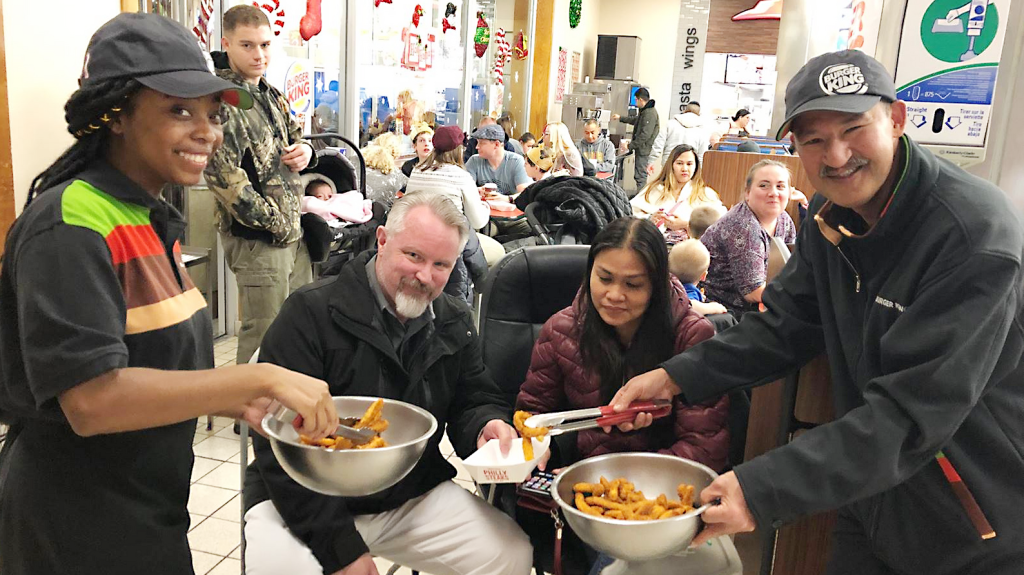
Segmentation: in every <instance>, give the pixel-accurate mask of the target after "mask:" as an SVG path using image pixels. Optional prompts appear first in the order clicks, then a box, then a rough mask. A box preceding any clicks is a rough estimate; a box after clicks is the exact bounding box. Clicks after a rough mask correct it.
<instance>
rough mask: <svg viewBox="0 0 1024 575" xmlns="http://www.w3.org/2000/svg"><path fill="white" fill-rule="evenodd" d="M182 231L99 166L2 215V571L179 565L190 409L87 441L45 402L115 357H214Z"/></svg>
mask: <svg viewBox="0 0 1024 575" xmlns="http://www.w3.org/2000/svg"><path fill="white" fill-rule="evenodd" d="M183 230H184V221H183V220H182V218H181V216H180V214H178V213H177V211H176V210H174V208H173V207H171V206H170V205H169V204H167V203H166V202H165V201H162V200H157V199H155V198H153V197H152V196H151V195H149V194H148V193H147V192H146V191H145V190H143V189H142V188H141V187H139V186H138V185H137V184H135V183H134V182H132V181H131V180H129V179H128V178H127V177H126V176H124V175H123V174H122V173H120V172H118V171H116V170H115V169H113V168H112V167H111V166H109V165H108V164H106V163H98V164H97V165H96V166H94V167H93V168H91V169H89V170H87V171H86V172H84V173H82V174H80V175H78V176H76V177H75V178H74V179H73V180H72V181H69V182H65V183H63V184H60V185H58V186H55V187H54V188H52V189H50V190H48V191H46V192H44V193H42V194H41V195H40V196H39V197H38V198H37V199H36V200H35V201H33V203H32V204H31V205H30V206H29V207H28V208H27V209H26V210H25V213H23V214H22V215H21V216H20V217H19V218H18V220H17V221H16V222H15V223H14V226H13V227H12V229H11V232H10V235H9V236H8V238H7V243H6V246H5V253H4V255H3V265H2V268H0V369H2V372H0V373H2V377H0V417H2V418H3V420H4V421H5V422H8V423H10V424H11V425H12V432H11V436H10V437H9V439H8V441H7V444H6V445H5V447H4V450H3V453H2V454H0V573H19V574H35V573H39V574H43V573H46V574H55V573H105V574H111V573H125V574H128V573H131V574H138V573H147V574H153V573H155V574H168V575H170V574H190V573H192V566H191V558H190V552H189V549H188V541H187V539H186V533H187V531H188V525H189V517H188V513H187V511H186V504H187V502H188V490H189V478H190V475H191V469H192V438H193V435H194V433H195V420H190V421H185V422H182V423H179V424H175V425H169V426H165V427H159V428H154V429H146V430H141V431H135V432H129V433H114V434H107V435H99V436H94V437H88V438H85V437H80V436H78V435H76V434H75V433H74V432H73V431H72V429H71V427H70V425H69V424H68V422H67V419H66V418H65V416H64V414H63V412H62V411H61V409H60V406H59V404H58V402H57V397H58V396H59V395H60V394H61V393H62V392H63V391H65V390H68V389H70V388H72V387H74V386H76V385H79V384H81V383H84V382H86V381H88V380H90V379H92V378H95V377H97V376H99V375H102V374H103V373H106V372H109V371H111V370H113V369H117V368H122V367H148V368H155V369H164V370H195V369H207V368H211V367H213V343H212V327H211V323H210V318H209V314H208V312H207V310H206V306H205V301H204V299H203V296H202V294H201V293H200V292H199V291H198V289H197V288H196V286H195V285H194V284H193V283H192V280H191V279H190V278H189V277H188V274H187V273H186V271H185V267H184V265H183V263H182V261H181V249H180V243H179V238H180V236H181V233H182V231H183Z"/></svg>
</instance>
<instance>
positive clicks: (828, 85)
mask: <svg viewBox="0 0 1024 575" xmlns="http://www.w3.org/2000/svg"><path fill="white" fill-rule="evenodd" d="M818 85H819V86H821V90H822V91H823V92H825V93H826V94H828V95H829V96H840V95H846V94H864V93H866V92H867V91H868V85H867V84H866V83H865V82H864V73H863V72H861V71H860V66H855V65H853V64H833V65H832V66H829V67H827V68H825V69H824V70H822V71H821V76H819V77H818Z"/></svg>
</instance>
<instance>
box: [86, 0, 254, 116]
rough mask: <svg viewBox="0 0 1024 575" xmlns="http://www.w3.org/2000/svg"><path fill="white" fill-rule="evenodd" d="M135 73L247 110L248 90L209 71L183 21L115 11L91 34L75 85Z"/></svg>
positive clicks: (151, 82) (175, 92)
mask: <svg viewBox="0 0 1024 575" xmlns="http://www.w3.org/2000/svg"><path fill="white" fill-rule="evenodd" d="M115 78H134V79H135V80H137V81H138V82H139V83H140V84H142V85H143V86H146V87H147V88H152V89H153V90H156V91H157V92H161V93H163V94H167V95H168V96H175V97H178V98H199V97H202V96H208V95H210V94H216V93H218V92H219V93H221V98H222V99H223V101H224V102H226V103H228V104H231V105H232V106H235V107H238V108H241V109H243V110H248V109H249V108H251V107H252V102H253V100H252V94H250V93H249V91H248V90H247V89H246V88H245V87H242V86H239V85H237V84H234V83H232V82H229V81H227V80H224V79H222V78H219V77H217V76H216V75H214V74H213V73H212V72H211V71H210V67H209V65H208V64H207V63H206V57H205V56H204V55H203V51H202V49H201V48H200V47H199V42H198V41H197V40H196V38H195V37H194V36H192V34H190V33H189V31H188V30H186V29H185V27H184V26H182V25H181V24H178V23H177V22H174V21H173V20H170V19H168V18H166V17H164V16H160V15H158V14H134V13H126V14H118V15H117V16H115V17H114V18H113V19H111V20H110V21H109V22H107V23H106V24H104V25H102V26H100V28H99V30H96V33H95V34H93V35H92V38H91V39H90V40H89V46H88V48H86V50H85V63H84V64H83V65H82V77H81V78H80V79H79V82H78V83H79V86H81V87H83V88H85V87H88V86H90V85H92V84H94V83H96V82H100V81H103V80H112V79H115Z"/></svg>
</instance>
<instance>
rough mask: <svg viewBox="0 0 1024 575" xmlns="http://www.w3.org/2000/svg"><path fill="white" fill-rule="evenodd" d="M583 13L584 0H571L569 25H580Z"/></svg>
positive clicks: (573, 26) (571, 26)
mask: <svg viewBox="0 0 1024 575" xmlns="http://www.w3.org/2000/svg"><path fill="white" fill-rule="evenodd" d="M582 14H583V0H569V27H570V28H575V27H577V26H579V25H580V16H581V15H582Z"/></svg>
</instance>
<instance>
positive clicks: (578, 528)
mask: <svg viewBox="0 0 1024 575" xmlns="http://www.w3.org/2000/svg"><path fill="white" fill-rule="evenodd" d="M602 475H603V476H604V477H605V478H607V479H608V480H614V479H618V478H619V477H625V478H626V479H628V480H629V481H631V482H632V483H633V484H634V485H636V488H637V489H638V490H640V491H643V492H644V495H645V496H646V497H647V498H648V499H654V498H656V497H657V496H658V495H660V494H662V493H664V494H665V496H667V497H668V498H669V499H670V500H674V499H678V495H677V493H676V487H677V486H678V485H679V484H680V483H688V484H690V485H693V486H694V488H695V494H698V495H699V494H700V492H701V490H703V489H704V488H705V487H707V486H708V485H710V484H711V482H712V481H714V479H715V478H716V477H718V474H717V473H715V472H714V471H712V470H711V469H710V468H709V467H707V466H704V465H701V464H700V463H696V462H694V461H690V460H689V459H683V458H681V457H674V456H671V455H661V454H658V453H612V454H609V455H601V456H598V457H592V458H590V459H584V460H583V461H580V462H577V463H575V464H573V465H571V466H569V467H567V468H566V469H565V470H564V471H562V472H561V473H560V474H558V476H557V477H556V478H555V481H554V483H553V484H552V486H551V495H552V496H553V497H554V499H555V501H556V502H558V505H559V507H561V508H562V514H563V515H564V516H565V520H566V521H567V522H568V523H569V526H570V527H572V530H573V531H574V532H575V533H576V535H578V536H579V538H580V539H582V540H583V541H584V542H586V543H587V544H589V545H590V546H591V547H593V548H594V549H597V550H598V551H603V552H604V553H607V554H608V555H611V556H612V557H615V558H617V559H623V560H626V561H646V560H650V559H658V558H660V557H667V556H669V555H672V554H674V553H678V552H680V551H683V550H685V549H686V547H687V546H688V545H689V544H690V542H691V541H693V537H694V536H695V535H696V534H697V530H698V529H699V528H700V524H701V521H700V516H699V515H698V514H697V512H696V511H692V512H690V513H687V514H686V515H680V516H678V517H672V518H670V519H661V520H658V521H620V520H618V519H605V518H603V517H595V516H593V515H587V514H586V513H583V512H582V511H579V510H578V509H576V505H575V503H574V497H575V496H574V493H573V490H572V486H573V484H575V483H581V482H582V483H596V482H597V481H598V480H599V479H600V478H601V476H602ZM697 504H698V503H696V502H695V503H694V505H695V506H696V505H697Z"/></svg>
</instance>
